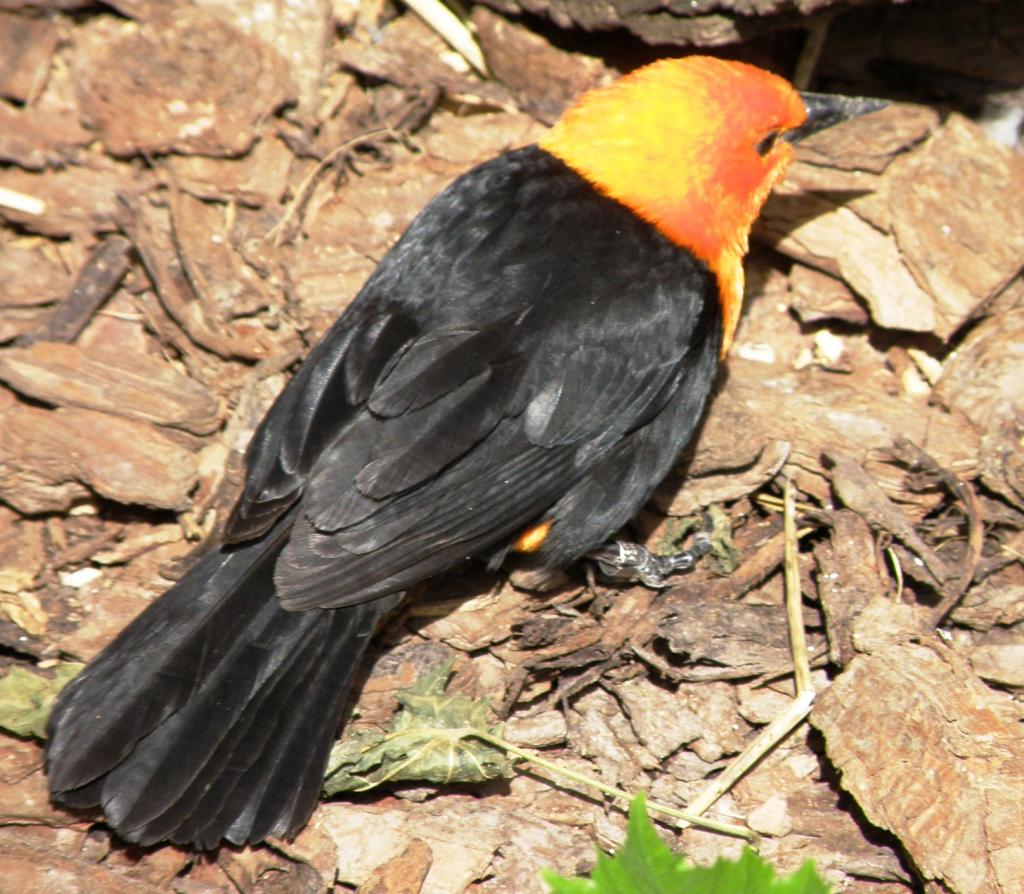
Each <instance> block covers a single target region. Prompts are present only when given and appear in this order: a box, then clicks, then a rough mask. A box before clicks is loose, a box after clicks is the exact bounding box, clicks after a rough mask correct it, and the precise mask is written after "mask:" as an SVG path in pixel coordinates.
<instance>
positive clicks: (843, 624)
mask: <svg viewBox="0 0 1024 894" xmlns="http://www.w3.org/2000/svg"><path fill="white" fill-rule="evenodd" d="M831 521H832V530H831V532H830V539H829V542H828V543H819V544H817V545H816V546H815V548H814V558H815V559H816V560H817V563H818V598H819V599H820V600H821V607H822V611H823V612H824V615H825V629H826V632H827V634H828V643H829V658H830V660H831V661H832V662H833V663H834V664H837V665H838V666H839V667H846V665H847V664H849V663H850V661H851V660H852V659H853V656H854V650H853V623H854V621H855V620H856V618H857V616H858V615H859V614H860V612H861V611H863V609H864V608H865V607H866V606H867V605H868V604H870V603H871V602H873V601H875V600H877V599H879V598H881V597H882V596H883V595H884V594H885V590H886V586H885V582H884V580H883V579H882V574H881V571H880V569H879V567H878V559H877V551H876V549H875V538H874V536H873V535H872V534H871V529H870V528H869V527H868V523H867V522H866V521H865V520H864V519H863V518H862V517H861V516H859V515H857V514H856V513H855V512H849V511H846V510H840V511H838V512H835V513H833V514H832V518H831Z"/></svg>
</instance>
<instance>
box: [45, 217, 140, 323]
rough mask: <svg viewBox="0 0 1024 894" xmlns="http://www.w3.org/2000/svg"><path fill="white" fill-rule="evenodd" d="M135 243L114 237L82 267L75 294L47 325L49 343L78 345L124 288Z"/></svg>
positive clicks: (109, 237) (70, 294) (65, 299)
mask: <svg viewBox="0 0 1024 894" xmlns="http://www.w3.org/2000/svg"><path fill="white" fill-rule="evenodd" d="M130 252H131V243H130V242H129V241H128V240H127V239H125V238H124V236H121V235H120V234H118V233H112V234H111V235H110V236H108V237H107V238H106V239H104V240H103V241H102V242H101V243H100V244H99V245H97V246H96V248H95V249H94V250H93V252H92V254H91V255H90V256H89V259H88V260H87V261H86V262H85V263H84V264H83V265H82V268H81V269H80V270H79V271H78V276H77V278H76V279H75V284H74V286H73V287H72V289H71V291H70V292H68V294H67V296H66V297H65V298H64V300H63V301H62V302H61V303H60V305H59V306H58V307H57V308H56V309H55V310H54V313H53V316H52V317H50V319H49V320H48V321H47V323H46V331H45V334H44V339H45V340H46V341H58V342H69V341H74V340H75V339H76V338H77V337H78V335H79V334H80V333H81V331H82V330H83V329H84V328H85V327H86V325H88V323H89V321H90V320H91V319H92V317H93V315H94V314H95V313H96V311H97V310H99V308H100V307H102V306H103V303H104V302H105V301H106V300H107V299H108V298H109V297H110V296H111V294H113V292H114V291H115V289H117V287H118V286H119V285H120V283H121V280H122V279H124V275H125V274H126V273H127V272H128V267H129V265H130V262H131V261H130V257H129V255H130Z"/></svg>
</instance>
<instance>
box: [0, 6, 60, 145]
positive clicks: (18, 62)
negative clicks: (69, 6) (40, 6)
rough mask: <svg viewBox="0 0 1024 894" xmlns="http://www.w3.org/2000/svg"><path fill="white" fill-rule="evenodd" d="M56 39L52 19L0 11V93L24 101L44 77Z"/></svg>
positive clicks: (56, 35) (54, 24)
mask: <svg viewBox="0 0 1024 894" xmlns="http://www.w3.org/2000/svg"><path fill="white" fill-rule="evenodd" d="M59 39H60V33H59V31H58V27H57V23H56V21H54V20H53V19H45V18H30V17H29V16H20V15H14V14H12V13H9V12H2V11H0V95H2V96H6V97H7V98H8V99H14V100H17V101H18V102H20V103H24V102H28V100H29V99H31V98H32V96H33V95H34V94H35V93H36V92H37V91H38V90H39V88H40V86H41V85H42V84H43V83H44V82H45V80H46V70H47V68H48V67H49V65H50V57H51V56H52V55H53V51H54V50H55V49H56V47H57V41H58V40H59ZM0 130H2V127H0Z"/></svg>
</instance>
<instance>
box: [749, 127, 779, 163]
mask: <svg viewBox="0 0 1024 894" xmlns="http://www.w3.org/2000/svg"><path fill="white" fill-rule="evenodd" d="M778 138H779V132H778V131H777V130H773V131H772V132H771V133H770V134H768V136H766V137H765V138H764V139H763V140H761V142H759V143H758V144H757V146H755V147H754V148H755V149H757V154H758V155H760V156H761V158H764V157H765V156H766V155H767V154H768V153H769V152H771V151H772V149H774V148H775V142H776V140H778Z"/></svg>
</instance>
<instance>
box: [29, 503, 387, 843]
mask: <svg viewBox="0 0 1024 894" xmlns="http://www.w3.org/2000/svg"><path fill="white" fill-rule="evenodd" d="M289 515H290V514H289ZM290 521H291V519H290V517H287V516H286V518H285V519H282V523H281V524H279V526H278V527H277V528H276V529H275V531H273V532H271V533H270V534H269V535H268V536H267V537H265V538H264V539H262V540H260V541H258V542H255V543H250V544H244V545H241V546H238V547H232V548H225V549H221V550H219V551H215V552H213V553H211V554H209V555H207V556H206V557H205V558H204V559H202V560H201V561H200V562H199V564H197V565H196V566H195V567H194V568H193V569H192V570H191V571H190V572H189V573H188V574H187V575H186V576H185V578H184V579H183V580H182V581H181V582H180V583H178V584H177V585H176V586H175V587H172V588H171V589H170V590H169V591H168V592H167V593H165V594H164V595H163V596H162V597H161V598H160V599H158V600H157V601H156V602H154V603H153V605H151V606H150V607H149V608H148V609H147V610H146V611H145V612H143V614H142V615H140V616H139V618H137V619H136V620H135V621H134V622H132V624H130V625H129V626H128V627H127V628H126V629H125V630H124V632H123V633H122V634H121V635H120V636H119V637H118V638H117V639H115V640H114V641H113V642H112V643H111V644H110V645H109V646H108V647H107V648H106V650H105V651H104V652H103V653H102V654H101V655H100V656H99V657H98V658H97V659H96V660H95V661H94V662H93V663H92V664H91V665H90V666H89V667H88V668H87V669H86V670H85V671H83V672H82V673H81V674H80V675H79V676H78V677H76V678H75V679H74V680H73V681H72V682H71V684H69V686H68V687H67V688H66V689H65V691H64V692H63V693H61V696H60V698H59V699H58V700H57V703H56V705H55V706H54V710H53V712H52V714H51V716H50V735H49V741H48V744H47V764H48V772H49V776H50V787H51V791H52V792H53V795H54V798H55V799H56V800H58V801H61V802H63V803H65V804H68V805H69V806H73V807H89V806H97V805H99V806H102V807H103V810H104V812H105V814H106V816H107V820H108V822H109V823H110V825H111V826H112V827H113V828H114V829H115V830H116V831H117V832H118V834H119V835H120V836H121V837H122V838H124V839H126V840H128V841H134V842H138V843H140V844H150V843H154V842H156V841H160V840H163V839H170V840H171V841H174V842H176V843H178V844H191V845H194V846H198V847H201V848H212V847H216V846H217V845H218V844H219V843H220V841H221V840H223V839H226V840H228V841H230V842H232V843H234V844H244V843H246V842H253V841H258V840H261V839H263V838H265V837H266V836H267V835H288V834H291V833H293V832H295V831H297V829H298V828H299V827H301V826H302V824H303V823H304V822H305V821H306V819H308V817H309V814H310V813H311V812H312V810H313V808H314V807H315V805H316V800H317V796H318V794H319V791H320V782H321V777H322V774H323V769H324V766H325V764H326V762H327V755H328V752H329V750H330V746H331V742H332V740H333V738H334V736H335V734H336V733H337V729H338V726H339V725H340V723H341V719H342V712H343V710H344V706H345V702H346V699H347V695H348V690H349V688H350V686H351V684H352V678H353V676H354V674H355V672H356V670H357V668H358V666H359V663H360V659H361V656H362V654H363V651H364V650H365V647H366V645H367V643H368V642H369V639H370V637H371V636H372V634H373V631H374V629H375V628H376V626H377V623H378V621H379V619H380V618H381V617H382V616H383V615H384V614H386V613H387V612H388V611H390V609H391V608H393V607H394V605H395V604H397V602H398V600H399V598H400V594H394V595H392V596H388V597H385V598H384V599H380V600H377V601H374V602H368V603H361V604H357V605H354V606H351V607H349V608H344V609H332V610H313V611H308V612H288V611H285V610H284V609H282V608H281V607H280V605H279V604H278V601H277V595H276V593H275V591H274V583H273V567H274V563H275V561H276V559H277V556H278V554H279V553H280V551H281V548H282V547H283V544H284V542H285V541H286V539H287V530H288V527H290Z"/></svg>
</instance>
